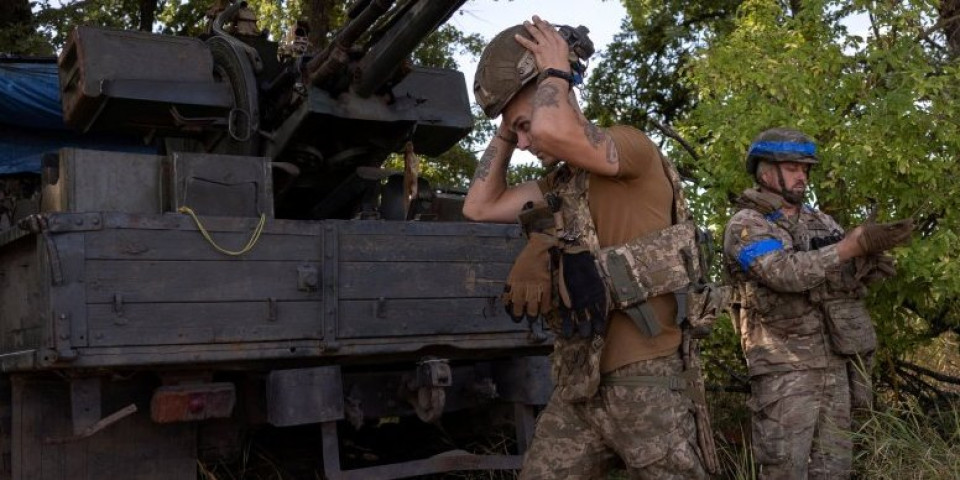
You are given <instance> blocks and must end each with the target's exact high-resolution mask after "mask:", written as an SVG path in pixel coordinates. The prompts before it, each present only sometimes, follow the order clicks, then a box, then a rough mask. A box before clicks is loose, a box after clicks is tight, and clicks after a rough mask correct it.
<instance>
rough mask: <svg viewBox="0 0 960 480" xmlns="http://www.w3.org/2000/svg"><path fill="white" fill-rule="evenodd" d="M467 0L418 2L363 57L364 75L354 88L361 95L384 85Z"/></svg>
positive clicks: (361, 67)
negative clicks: (411, 54) (423, 42)
mask: <svg viewBox="0 0 960 480" xmlns="http://www.w3.org/2000/svg"><path fill="white" fill-rule="evenodd" d="M464 2H466V0H429V1H426V0H421V1H419V2H416V3H415V4H414V5H413V6H412V7H411V8H410V9H409V10H407V11H406V12H404V14H403V17H402V18H401V19H400V20H399V21H398V22H396V23H395V24H393V25H392V26H391V28H390V29H389V30H388V31H387V32H386V34H384V36H383V37H382V38H380V40H379V41H378V42H377V43H376V44H375V45H374V46H373V47H372V48H371V49H370V51H369V52H367V54H366V55H365V56H364V57H363V59H362V60H361V61H360V69H359V72H360V75H359V76H358V77H357V78H356V80H355V82H354V92H355V93H356V94H357V95H359V96H360V97H368V96H370V95H371V94H372V93H373V92H375V91H376V90H377V89H378V88H380V87H381V86H382V85H383V84H384V83H385V82H386V81H387V80H389V79H390V76H391V74H392V73H393V71H394V70H395V69H396V68H397V67H398V66H399V65H400V63H401V62H402V61H403V59H404V58H406V57H407V56H408V55H410V53H411V52H413V50H414V49H416V48H417V45H419V44H420V42H422V41H423V39H424V38H425V37H426V36H427V35H429V34H430V33H432V32H433V31H434V30H436V29H437V27H439V26H440V25H441V24H443V22H445V21H446V20H447V19H448V18H450V16H451V15H453V13H454V12H455V11H457V9H458V8H460V6H461V5H463V4H464Z"/></svg>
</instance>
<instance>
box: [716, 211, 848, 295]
mask: <svg viewBox="0 0 960 480" xmlns="http://www.w3.org/2000/svg"><path fill="white" fill-rule="evenodd" d="M724 253H725V254H726V255H728V256H729V257H730V258H732V259H735V260H736V262H737V263H738V264H739V265H740V268H741V269H742V270H743V271H744V272H747V274H748V275H749V276H750V277H753V278H754V279H755V280H757V281H758V282H760V283H761V284H763V285H764V286H766V287H767V288H770V289H772V290H775V291H779V292H803V291H806V290H810V289H812V288H814V287H816V286H817V285H819V284H821V283H823V282H824V280H825V279H826V276H827V271H828V270H830V269H832V268H836V267H837V266H838V265H840V257H839V255H838V254H837V246H836V245H835V244H834V245H830V246H826V247H823V248H821V249H819V250H811V251H800V252H798V251H794V250H793V245H792V242H791V241H790V237H789V235H788V234H787V233H786V232H784V231H783V230H782V229H780V228H779V227H777V226H776V225H775V224H773V223H771V222H769V221H767V219H765V218H763V216H762V215H761V214H760V213H758V212H755V211H753V210H741V211H740V212H738V213H737V214H736V215H734V217H733V218H732V219H731V220H730V223H729V225H728V226H727V231H726V237H725V239H724Z"/></svg>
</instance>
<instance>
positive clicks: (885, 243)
mask: <svg viewBox="0 0 960 480" xmlns="http://www.w3.org/2000/svg"><path fill="white" fill-rule="evenodd" d="M858 230H860V232H859V236H858V237H857V243H858V244H859V245H860V248H862V249H863V253H864V254H866V255H870V254H873V253H881V252H885V251H887V250H890V249H891V248H893V247H896V246H898V245H904V244H907V243H909V242H910V234H911V233H913V219H912V218H908V219H906V220H900V221H896V222H890V223H874V222H873V221H872V219H868V220H867V222H866V223H864V224H863V225H861V226H860V227H859V228H858Z"/></svg>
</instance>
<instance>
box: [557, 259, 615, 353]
mask: <svg viewBox="0 0 960 480" xmlns="http://www.w3.org/2000/svg"><path fill="white" fill-rule="evenodd" d="M560 279H561V282H562V283H561V285H560V298H561V302H560V305H559V311H558V313H559V314H560V318H561V320H562V331H561V332H560V335H562V336H565V337H571V336H573V335H574V334H576V335H578V336H580V337H581V338H590V337H591V336H593V335H595V334H596V335H603V334H604V333H606V329H607V291H606V287H605V286H604V283H603V278H602V277H601V276H600V272H599V270H598V269H597V263H596V262H595V261H594V259H593V255H592V254H591V253H590V252H588V251H584V252H579V253H564V254H563V255H562V256H561V259H560Z"/></svg>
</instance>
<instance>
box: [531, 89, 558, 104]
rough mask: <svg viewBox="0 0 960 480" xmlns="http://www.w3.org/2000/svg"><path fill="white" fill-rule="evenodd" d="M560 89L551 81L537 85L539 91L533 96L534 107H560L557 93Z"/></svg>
mask: <svg viewBox="0 0 960 480" xmlns="http://www.w3.org/2000/svg"><path fill="white" fill-rule="evenodd" d="M559 93H560V89H559V88H557V86H556V85H553V84H550V83H541V84H540V85H539V86H537V93H536V94H535V95H534V96H533V108H540V107H559V106H560V103H559V102H558V101H557V95H558V94H559Z"/></svg>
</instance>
